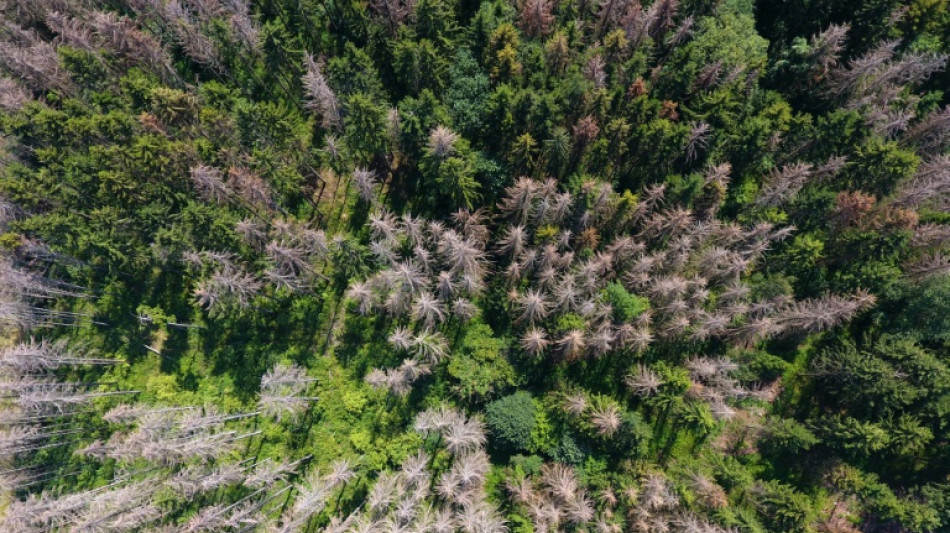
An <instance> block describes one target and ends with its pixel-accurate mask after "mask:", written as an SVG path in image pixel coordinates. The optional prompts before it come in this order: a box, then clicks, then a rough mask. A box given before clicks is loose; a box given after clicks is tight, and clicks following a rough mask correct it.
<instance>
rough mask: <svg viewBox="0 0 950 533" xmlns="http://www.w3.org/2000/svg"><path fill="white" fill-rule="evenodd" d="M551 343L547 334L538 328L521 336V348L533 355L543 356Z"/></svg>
mask: <svg viewBox="0 0 950 533" xmlns="http://www.w3.org/2000/svg"><path fill="white" fill-rule="evenodd" d="M550 343H551V341H549V340H548V336H547V334H546V333H545V332H544V331H543V330H540V329H537V328H532V329H530V330H528V331H526V332H525V334H524V335H523V336H522V337H521V348H522V349H523V350H524V351H525V352H526V353H527V354H528V355H530V356H532V357H539V356H541V355H542V354H543V353H544V350H545V349H546V348H547V347H548V345H549V344H550Z"/></svg>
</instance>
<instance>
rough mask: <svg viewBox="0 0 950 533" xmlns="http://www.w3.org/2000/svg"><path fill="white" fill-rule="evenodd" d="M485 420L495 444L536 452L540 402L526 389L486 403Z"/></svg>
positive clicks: (508, 448) (512, 450) (512, 449)
mask: <svg viewBox="0 0 950 533" xmlns="http://www.w3.org/2000/svg"><path fill="white" fill-rule="evenodd" d="M485 421H486V422H487V423H488V427H489V428H490V429H491V434H492V439H493V442H494V443H495V445H496V446H497V447H498V448H499V449H501V450H506V451H509V452H514V451H528V452H534V451H537V450H536V449H535V442H534V436H535V431H536V428H537V426H538V405H537V402H536V401H535V400H534V398H532V397H531V395H530V394H528V393H527V392H525V391H518V392H516V393H514V394H512V395H509V396H505V397H504V398H500V399H498V400H495V401H493V402H491V403H489V404H488V405H486V406H485Z"/></svg>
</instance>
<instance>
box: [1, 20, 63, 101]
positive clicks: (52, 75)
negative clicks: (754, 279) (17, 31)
mask: <svg viewBox="0 0 950 533" xmlns="http://www.w3.org/2000/svg"><path fill="white" fill-rule="evenodd" d="M21 37H23V41H22V42H2V43H0V67H3V68H4V69H6V70H7V71H9V72H11V73H12V74H14V75H15V77H16V78H17V79H19V80H21V81H22V82H23V83H25V84H26V85H27V86H28V87H30V88H31V89H33V90H34V91H38V92H43V91H47V90H52V91H62V92H68V91H71V90H72V89H73V87H74V85H73V83H72V81H71V80H70V78H69V75H68V74H67V72H66V70H65V69H63V68H62V66H61V65H60V61H59V55H58V54H57V53H56V47H55V46H53V45H52V44H50V43H48V42H46V41H44V40H43V39H42V38H40V37H39V36H38V35H37V34H36V33H34V32H32V31H22V30H21Z"/></svg>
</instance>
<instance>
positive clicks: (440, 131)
mask: <svg viewBox="0 0 950 533" xmlns="http://www.w3.org/2000/svg"><path fill="white" fill-rule="evenodd" d="M457 141H458V135H457V134H456V133H455V132H454V131H452V130H450V129H449V128H447V127H445V126H442V125H439V126H436V127H435V128H434V129H433V130H432V131H431V132H429V144H428V148H429V153H430V154H431V155H432V156H433V157H435V158H437V159H446V158H447V157H449V156H451V155H452V154H454V153H455V143H456V142H457Z"/></svg>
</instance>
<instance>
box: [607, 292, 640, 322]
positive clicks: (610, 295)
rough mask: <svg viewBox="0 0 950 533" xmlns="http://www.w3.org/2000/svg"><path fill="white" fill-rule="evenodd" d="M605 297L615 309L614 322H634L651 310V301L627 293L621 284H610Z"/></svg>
mask: <svg viewBox="0 0 950 533" xmlns="http://www.w3.org/2000/svg"><path fill="white" fill-rule="evenodd" d="M604 297H605V299H606V300H607V303H608V304H610V307H611V308H612V309H613V313H614V320H616V321H617V322H632V321H633V320H634V319H635V318H637V317H638V316H640V315H641V314H643V312H644V311H646V310H647V309H649V308H650V301H649V300H647V299H646V298H643V297H642V296H637V295H634V294H630V293H629V292H627V289H625V288H624V287H623V285H621V284H620V283H616V282H614V283H610V284H608V285H607V288H606V289H604Z"/></svg>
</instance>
